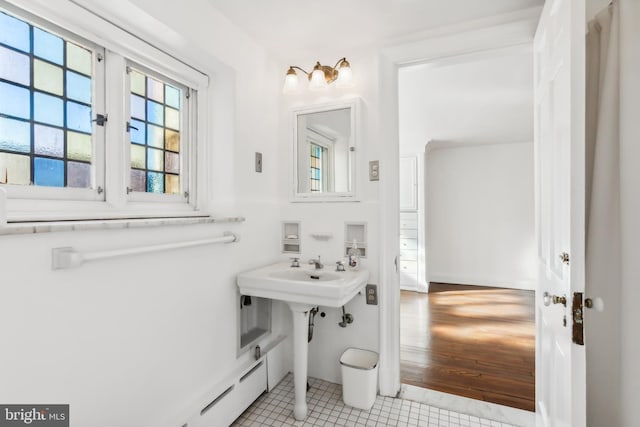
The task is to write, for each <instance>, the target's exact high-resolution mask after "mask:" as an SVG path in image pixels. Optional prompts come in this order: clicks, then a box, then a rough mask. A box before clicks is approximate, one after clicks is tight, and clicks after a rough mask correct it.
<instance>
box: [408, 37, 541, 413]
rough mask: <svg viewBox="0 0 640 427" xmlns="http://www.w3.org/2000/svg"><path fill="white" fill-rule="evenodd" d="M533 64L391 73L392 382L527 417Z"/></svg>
mask: <svg viewBox="0 0 640 427" xmlns="http://www.w3.org/2000/svg"><path fill="white" fill-rule="evenodd" d="M532 60H533V57H532V51H531V46H530V44H526V45H520V46H515V47H509V48H502V49H494V50H490V51H485V52H482V53H474V54H471V55H459V56H455V57H451V58H446V59H437V60H434V61H430V62H427V63H423V64H418V65H415V64H412V65H410V66H406V67H401V68H400V69H399V71H398V107H399V108H398V109H399V132H398V134H399V149H398V151H399V158H400V165H399V171H400V175H399V182H400V191H399V199H400V203H399V218H400V247H399V253H400V258H399V270H400V289H401V295H400V381H401V382H402V383H403V384H411V385H414V386H419V387H424V388H428V389H431V390H438V391H442V392H445V393H451V394H456V395H459V396H464V397H469V398H473V399H477V400H484V401H488V402H493V403H498V404H501V405H506V406H511V407H514V408H518V409H525V410H529V411H533V410H534V408H535V402H534V396H535V373H534V369H535V321H534V315H533V313H534V308H533V307H534V292H533V289H534V286H535V280H534V279H535V251H534V217H533V212H534V208H533V206H534V205H533V203H534V193H533V112H532V110H531V105H533V91H532V83H531V82H532V80H533V76H532V70H533V64H532ZM408 165H415V170H414V169H412V168H409V167H408ZM408 177H409V178H413V180H412V179H408Z"/></svg>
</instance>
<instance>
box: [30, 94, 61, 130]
mask: <svg viewBox="0 0 640 427" xmlns="http://www.w3.org/2000/svg"><path fill="white" fill-rule="evenodd" d="M33 119H34V120H35V121H37V122H42V123H47V124H50V125H55V126H63V124H64V113H63V111H62V99H61V98H58V97H56V96H50V95H45V94H44V93H40V92H36V93H34V95H33Z"/></svg>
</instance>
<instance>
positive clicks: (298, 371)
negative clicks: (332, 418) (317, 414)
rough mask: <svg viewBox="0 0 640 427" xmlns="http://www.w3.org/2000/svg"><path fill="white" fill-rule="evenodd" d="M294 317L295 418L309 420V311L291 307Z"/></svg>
mask: <svg viewBox="0 0 640 427" xmlns="http://www.w3.org/2000/svg"><path fill="white" fill-rule="evenodd" d="M290 308H291V313H292V315H293V384H294V387H295V406H294V407H293V416H294V417H295V418H296V420H298V421H302V420H304V419H305V418H307V358H308V349H309V346H308V343H307V336H308V325H309V310H310V309H307V311H297V310H295V309H294V308H293V307H292V306H291V305H290Z"/></svg>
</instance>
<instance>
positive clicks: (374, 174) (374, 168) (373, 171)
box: [369, 160, 380, 181]
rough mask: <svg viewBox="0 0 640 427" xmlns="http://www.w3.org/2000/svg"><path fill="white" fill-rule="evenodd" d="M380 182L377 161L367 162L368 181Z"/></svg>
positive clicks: (378, 163)
mask: <svg viewBox="0 0 640 427" xmlns="http://www.w3.org/2000/svg"><path fill="white" fill-rule="evenodd" d="M379 180H380V162H379V161H378V160H371V161H370V162H369V181H379Z"/></svg>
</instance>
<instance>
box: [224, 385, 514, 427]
mask: <svg viewBox="0 0 640 427" xmlns="http://www.w3.org/2000/svg"><path fill="white" fill-rule="evenodd" d="M309 384H310V385H311V389H310V390H309V392H308V393H307V404H308V406H309V414H308V416H307V419H306V420H304V421H296V420H295V419H294V418H293V400H294V399H293V375H291V374H289V375H288V376H287V377H286V378H285V379H284V380H283V381H282V382H281V383H280V384H279V385H278V386H277V387H276V388H275V389H274V390H272V391H271V393H265V394H263V395H262V396H260V397H259V398H258V399H257V400H256V401H255V402H254V403H253V404H252V405H251V406H250V407H249V408H248V409H247V410H246V411H245V412H244V413H243V414H242V415H240V417H238V419H237V420H236V421H235V422H234V423H233V424H232V427H245V426H252V427H253V426H255V427H259V426H276V427H282V426H297V427H312V426H314V427H315V426H325V427H327V426H328V427H331V426H350V427H362V426H375V427H378V426H382V427H408V426H415V427H467V426H469V427H470V426H478V427H493V426H505V425H506V424H501V423H499V422H496V421H493V420H489V419H486V418H478V417H474V416H470V415H469V414H464V413H460V412H455V411H451V410H446V409H441V408H438V407H435V406H432V405H427V404H424V403H419V402H415V401H410V400H405V399H396V398H393V397H386V396H378V397H377V398H376V401H375V403H374V405H373V408H371V410H370V411H363V410H360V409H356V408H351V407H349V406H346V405H345V404H344V403H343V402H342V386H340V384H333V383H330V382H327V381H322V380H318V379H315V378H309ZM512 427H516V426H512Z"/></svg>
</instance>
